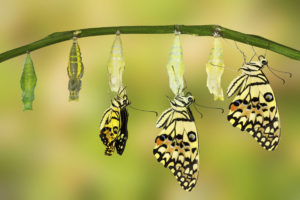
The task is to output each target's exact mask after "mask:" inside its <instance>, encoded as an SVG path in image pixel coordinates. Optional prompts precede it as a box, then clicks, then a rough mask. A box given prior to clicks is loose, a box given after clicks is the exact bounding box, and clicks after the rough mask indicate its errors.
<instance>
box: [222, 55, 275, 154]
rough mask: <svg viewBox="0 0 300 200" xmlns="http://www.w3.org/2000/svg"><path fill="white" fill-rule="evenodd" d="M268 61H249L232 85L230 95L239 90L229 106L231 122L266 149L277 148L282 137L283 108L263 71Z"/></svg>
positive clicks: (228, 117)
mask: <svg viewBox="0 0 300 200" xmlns="http://www.w3.org/2000/svg"><path fill="white" fill-rule="evenodd" d="M266 65H267V61H266V60H265V58H264V57H263V56H260V57H259V61H256V62H250V63H247V64H245V65H244V66H243V67H242V68H241V70H242V74H241V75H240V76H239V77H237V78H236V79H234V80H233V81H232V82H231V84H230V85H229V87H228V90H227V95H228V97H230V96H232V95H233V94H235V93H237V95H236V97H235V98H234V100H233V101H232V103H231V104H230V105H229V114H228V116H227V119H228V121H229V122H230V123H231V124H232V125H233V126H234V127H238V128H240V129H241V130H242V131H247V132H249V133H250V135H252V137H253V138H254V139H255V140H256V141H257V142H258V143H259V144H260V145H261V146H262V147H263V148H265V149H266V150H274V149H275V148H276V147H277V145H278V142H279V138H280V121H279V111H278V108H277V105H276V101H275V96H274V93H273V90H272V88H271V86H270V83H269V81H268V79H267V77H266V76H265V74H264V73H263V72H262V71H261V70H262V69H263V67H264V66H266Z"/></svg>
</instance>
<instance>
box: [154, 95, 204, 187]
mask: <svg viewBox="0 0 300 200" xmlns="http://www.w3.org/2000/svg"><path fill="white" fill-rule="evenodd" d="M194 101H195V99H194V97H193V96H192V95H190V94H187V95H186V96H183V95H177V96H176V97H175V98H174V100H173V101H170V104H171V108H169V109H168V110H166V111H165V112H163V114H162V115H161V116H160V117H159V119H158V121H157V123H156V127H157V128H162V131H161V132H160V134H159V135H158V136H157V137H156V139H155V147H154V149H153V154H154V156H155V158H156V159H157V160H158V162H160V163H162V164H163V165H164V167H168V168H169V169H170V170H171V172H172V173H173V175H174V176H175V177H176V179H177V181H178V182H179V184H180V186H181V187H182V188H183V189H185V190H187V191H191V190H192V189H193V188H194V187H195V185H196V182H197V179H198V168H199V148H198V146H199V145H198V134H197V130H196V126H195V120H194V117H193V114H192V112H191V110H190V108H189V106H190V105H191V104H192V103H193V102H194Z"/></svg>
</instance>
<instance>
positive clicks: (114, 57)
mask: <svg viewBox="0 0 300 200" xmlns="http://www.w3.org/2000/svg"><path fill="white" fill-rule="evenodd" d="M107 69H108V74H109V86H110V89H111V91H113V92H118V91H119V90H120V89H121V88H123V81H122V77H123V72H124V69H125V61H124V58H123V49H122V42H121V37H120V35H116V38H115V41H114V43H113V45H112V49H111V53H110V58H109V61H108V65H107Z"/></svg>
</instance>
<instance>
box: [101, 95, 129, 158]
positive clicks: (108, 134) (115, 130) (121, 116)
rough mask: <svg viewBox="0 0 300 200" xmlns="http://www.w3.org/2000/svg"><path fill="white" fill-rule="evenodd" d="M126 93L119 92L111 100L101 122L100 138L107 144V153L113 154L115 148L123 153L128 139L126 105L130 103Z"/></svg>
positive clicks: (119, 152) (120, 153)
mask: <svg viewBox="0 0 300 200" xmlns="http://www.w3.org/2000/svg"><path fill="white" fill-rule="evenodd" d="M129 104H130V103H129V100H128V97H127V95H126V94H121V95H120V94H119V95H118V96H117V98H114V99H113V100H112V102H111V106H110V108H108V109H107V110H106V111H105V112H104V114H103V117H102V119H101V122H100V135H99V136H100V139H101V141H102V142H103V144H104V145H105V146H106V150H105V155H108V156H111V155H112V154H113V153H114V151H115V149H117V153H118V154H119V155H122V154H123V152H124V149H125V145H126V142H127V139H128V131H127V123H128V112H127V109H126V106H127V105H129Z"/></svg>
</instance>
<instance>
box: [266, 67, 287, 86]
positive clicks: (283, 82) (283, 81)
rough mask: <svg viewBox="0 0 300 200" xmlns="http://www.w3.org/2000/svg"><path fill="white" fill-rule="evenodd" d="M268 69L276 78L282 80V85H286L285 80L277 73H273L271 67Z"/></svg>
mask: <svg viewBox="0 0 300 200" xmlns="http://www.w3.org/2000/svg"><path fill="white" fill-rule="evenodd" d="M268 69H269V70H270V72H272V74H273V75H274V76H276V77H277V78H279V79H280V80H282V84H283V85H284V84H285V80H284V79H283V78H281V77H280V76H278V75H277V74H276V73H275V72H273V69H271V68H270V67H268Z"/></svg>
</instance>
